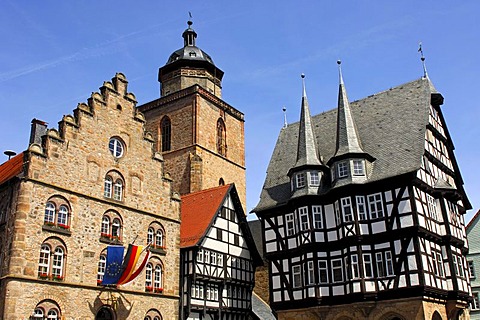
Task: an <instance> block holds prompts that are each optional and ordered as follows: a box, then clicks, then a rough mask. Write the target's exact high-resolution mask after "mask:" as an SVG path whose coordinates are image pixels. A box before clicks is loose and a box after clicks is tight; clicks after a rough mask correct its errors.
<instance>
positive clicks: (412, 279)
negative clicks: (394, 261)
mask: <svg viewBox="0 0 480 320" xmlns="http://www.w3.org/2000/svg"><path fill="white" fill-rule="evenodd" d="M410 283H411V285H412V286H418V284H419V281H418V274H410Z"/></svg>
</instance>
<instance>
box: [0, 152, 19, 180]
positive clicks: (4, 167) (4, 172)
mask: <svg viewBox="0 0 480 320" xmlns="http://www.w3.org/2000/svg"><path fill="white" fill-rule="evenodd" d="M22 170H23V152H22V153H20V154H17V155H16V156H15V157H13V158H12V159H10V160H8V161H7V162H4V163H2V164H1V165H0V185H1V184H3V183H4V182H6V181H8V180H10V179H11V178H13V177H15V176H16V175H18V174H19V173H20V172H22Z"/></svg>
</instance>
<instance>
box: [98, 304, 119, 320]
mask: <svg viewBox="0 0 480 320" xmlns="http://www.w3.org/2000/svg"><path fill="white" fill-rule="evenodd" d="M115 319H116V317H115V312H114V311H113V310H112V308H110V307H109V306H103V307H101V308H100V310H98V312H97V315H96V316H95V320H115Z"/></svg>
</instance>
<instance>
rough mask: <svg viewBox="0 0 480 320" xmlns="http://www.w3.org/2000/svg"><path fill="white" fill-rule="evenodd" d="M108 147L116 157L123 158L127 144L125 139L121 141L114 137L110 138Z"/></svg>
mask: <svg viewBox="0 0 480 320" xmlns="http://www.w3.org/2000/svg"><path fill="white" fill-rule="evenodd" d="M108 149H109V150H110V152H111V153H112V155H113V156H114V157H115V158H121V157H122V156H123V153H124V150H125V146H124V144H123V141H121V140H120V139H119V138H116V137H113V138H110V141H109V143H108Z"/></svg>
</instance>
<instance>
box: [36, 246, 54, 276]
mask: <svg viewBox="0 0 480 320" xmlns="http://www.w3.org/2000/svg"><path fill="white" fill-rule="evenodd" d="M50 255H51V249H50V247H49V246H48V245H46V244H42V246H41V247H40V258H39V259H38V274H39V275H48V274H49V272H50Z"/></svg>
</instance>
